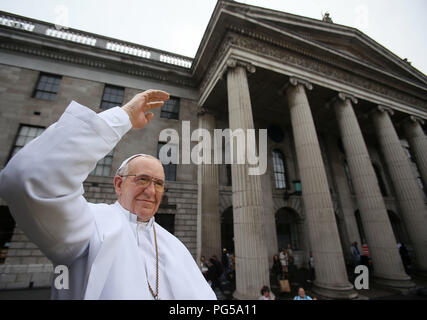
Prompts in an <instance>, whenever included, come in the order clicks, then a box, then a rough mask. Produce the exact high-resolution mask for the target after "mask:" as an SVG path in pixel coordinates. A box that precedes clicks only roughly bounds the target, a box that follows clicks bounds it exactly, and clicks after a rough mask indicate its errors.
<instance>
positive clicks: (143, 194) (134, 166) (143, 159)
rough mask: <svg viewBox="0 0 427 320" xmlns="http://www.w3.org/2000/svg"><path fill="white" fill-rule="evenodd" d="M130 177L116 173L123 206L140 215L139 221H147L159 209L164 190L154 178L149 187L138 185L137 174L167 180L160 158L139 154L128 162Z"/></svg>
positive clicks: (117, 187)
mask: <svg viewBox="0 0 427 320" xmlns="http://www.w3.org/2000/svg"><path fill="white" fill-rule="evenodd" d="M126 175H130V176H128V177H121V176H119V175H116V176H115V177H114V188H115V190H116V194H117V197H118V199H117V200H118V201H119V203H120V204H121V205H122V207H123V208H125V209H126V210H128V211H130V212H131V213H134V214H136V215H137V216H138V221H143V222H146V221H148V220H150V219H151V217H152V216H154V214H155V213H156V212H157V210H158V209H159V205H160V202H161V200H162V195H163V190H162V191H159V190H156V188H155V186H154V183H155V181H154V180H153V181H152V182H151V183H150V184H149V185H148V186H147V187H144V186H141V185H138V184H137V183H136V182H135V178H136V177H135V176H133V175H136V176H141V175H146V176H150V177H152V178H155V179H157V180H161V181H163V182H164V181H165V173H164V171H163V166H162V164H161V162H160V160H158V159H156V158H154V157H148V156H138V157H135V158H133V159H131V160H130V161H129V162H128V172H127V173H126Z"/></svg>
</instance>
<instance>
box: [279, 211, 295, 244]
mask: <svg viewBox="0 0 427 320" xmlns="http://www.w3.org/2000/svg"><path fill="white" fill-rule="evenodd" d="M300 224H301V219H300V218H299V216H298V214H297V213H296V212H295V211H294V210H293V209H291V208H281V209H279V210H278V211H277V212H276V232H277V245H278V248H279V250H282V248H287V247H288V244H290V245H291V246H292V249H293V250H299V249H300V234H301V230H300V227H299V225H300Z"/></svg>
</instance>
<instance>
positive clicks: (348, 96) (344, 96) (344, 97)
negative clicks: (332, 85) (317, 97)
mask: <svg viewBox="0 0 427 320" xmlns="http://www.w3.org/2000/svg"><path fill="white" fill-rule="evenodd" d="M347 99H348V100H350V101H351V102H352V103H353V104H358V103H359V100H357V98H356V97H355V96H353V95H351V94H349V93H345V92H338V94H337V95H336V96H335V97H333V98H332V99H331V100H329V101H328V102H326V104H325V107H326V109H329V108H330V107H331V106H333V105H334V104H335V103H336V102H337V101H346V100H347Z"/></svg>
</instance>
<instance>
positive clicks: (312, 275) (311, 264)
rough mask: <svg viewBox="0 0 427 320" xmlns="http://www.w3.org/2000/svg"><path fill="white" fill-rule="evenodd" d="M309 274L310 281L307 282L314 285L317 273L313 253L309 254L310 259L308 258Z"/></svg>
mask: <svg viewBox="0 0 427 320" xmlns="http://www.w3.org/2000/svg"><path fill="white" fill-rule="evenodd" d="M308 274H309V279H308V280H307V282H309V283H312V282H313V281H314V279H315V272H314V257H313V253H312V252H311V251H310V252H309V257H308Z"/></svg>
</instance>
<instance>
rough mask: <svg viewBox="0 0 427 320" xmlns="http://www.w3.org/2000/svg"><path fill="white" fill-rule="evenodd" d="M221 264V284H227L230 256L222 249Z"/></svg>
mask: <svg viewBox="0 0 427 320" xmlns="http://www.w3.org/2000/svg"><path fill="white" fill-rule="evenodd" d="M221 263H222V268H223V273H222V275H221V278H222V282H223V283H227V282H229V274H230V272H231V263H230V255H229V254H228V252H227V249H226V248H224V249H222V257H221Z"/></svg>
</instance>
